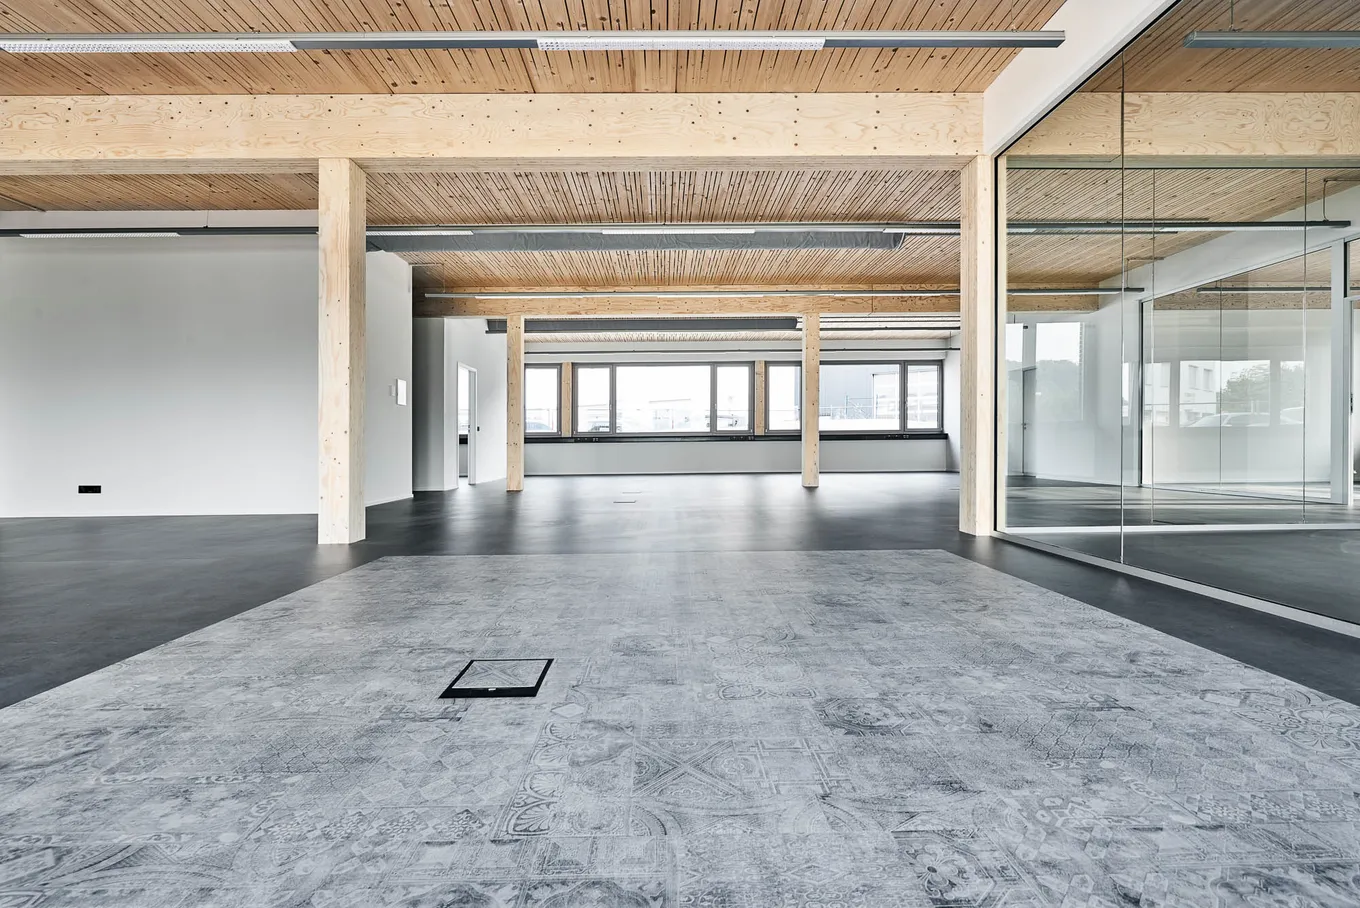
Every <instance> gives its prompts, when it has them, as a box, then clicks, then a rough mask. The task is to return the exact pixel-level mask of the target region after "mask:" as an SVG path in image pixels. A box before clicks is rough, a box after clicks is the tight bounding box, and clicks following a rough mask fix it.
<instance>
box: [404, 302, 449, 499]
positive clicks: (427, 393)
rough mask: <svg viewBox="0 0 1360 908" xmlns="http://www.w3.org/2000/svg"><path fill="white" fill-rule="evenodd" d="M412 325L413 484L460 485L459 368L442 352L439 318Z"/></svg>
mask: <svg viewBox="0 0 1360 908" xmlns="http://www.w3.org/2000/svg"><path fill="white" fill-rule="evenodd" d="M413 330H414V341H413V348H412V355H413V369H412V372H413V378H412V381H411V384H412V388H411V407H412V416H413V417H414V427H413V434H414V442H413V444H414V450H413V458H414V461H413V464H412V467H413V472H414V485H415V490H416V491H417V492H442V491H445V490H447V489H453V488H457V486H458V437H457V431H458V413H457V408H458V392H457V386H456V385H455V384H454V382H455V381H457V369H456V368H455V367H453V366H452V365H451V364H450V362H449V360H448V357H447V356H446V355H445V345H444V331H445V325H444V320H443V319H438V318H418V319H416V320H415V323H414V325H413ZM450 408H452V410H453V412H452V415H450ZM450 423H451V424H452V425H450ZM450 431H452V433H453V444H452V445H450V444H449V435H450Z"/></svg>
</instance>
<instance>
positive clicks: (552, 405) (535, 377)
mask: <svg viewBox="0 0 1360 908" xmlns="http://www.w3.org/2000/svg"><path fill="white" fill-rule="evenodd" d="M561 389H562V380H561V372H560V371H559V370H558V367H557V366H527V367H525V370H524V431H525V433H526V434H528V435H556V434H557V433H558V431H559V430H560V422H559V419H558V414H559V410H560V409H561V397H560V394H561Z"/></svg>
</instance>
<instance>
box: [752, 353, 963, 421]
mask: <svg viewBox="0 0 1360 908" xmlns="http://www.w3.org/2000/svg"><path fill="white" fill-rule="evenodd" d="M802 372H803V370H802V366H801V365H798V364H795V363H770V364H769V365H768V366H767V367H766V373H765V375H766V378H765V396H766V407H767V421H766V431H768V432H772V433H773V432H797V431H798V430H799V429H800V428H801V426H802V419H801V417H802V413H801V410H802V407H801V403H802V377H803V375H802ZM943 372H944V366H943V364H942V363H939V362H926V363H826V362H824V363H822V368H821V387H820V389H819V390H820V397H821V401H820V407H819V409H820V413H819V414H818V420H817V422H818V426H819V429H820V431H822V432H828V433H830V432H879V433H883V434H892V433H898V432H902V431H904V429H905V431H912V432H921V431H928V432H938V431H940V430H941V428H942V427H943V403H944V402H943V394H942V388H941V385H942V381H943Z"/></svg>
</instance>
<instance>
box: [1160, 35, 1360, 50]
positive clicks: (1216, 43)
mask: <svg viewBox="0 0 1360 908" xmlns="http://www.w3.org/2000/svg"><path fill="white" fill-rule="evenodd" d="M1185 46H1186V47H1194V48H1235V49H1250V50H1270V49H1276V50H1346V49H1352V48H1357V47H1360V32H1237V31H1232V32H1198V31H1196V32H1191V33H1190V34H1188V35H1186V36H1185Z"/></svg>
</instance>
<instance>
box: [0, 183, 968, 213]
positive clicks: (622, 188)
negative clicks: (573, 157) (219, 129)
mask: <svg viewBox="0 0 1360 908" xmlns="http://www.w3.org/2000/svg"><path fill="white" fill-rule="evenodd" d="M3 191H4V190H3V189H0V192H3ZM958 217H959V175H958V174H957V173H953V172H939V171H902V170H874V171H854V172H844V171H841V172H831V171H723V172H719V171H711V172H699V171H664V172H659V173H643V172H623V173H620V172H612V173H439V174H432V173H402V174H373V175H371V176H370V178H369V219H370V221H371V222H372V223H375V224H376V223H382V224H431V223H453V224H528V223H547V224H591V223H683V222H687V221H691V222H714V221H756V222H759V221H903V220H949V219H954V218H958Z"/></svg>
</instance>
